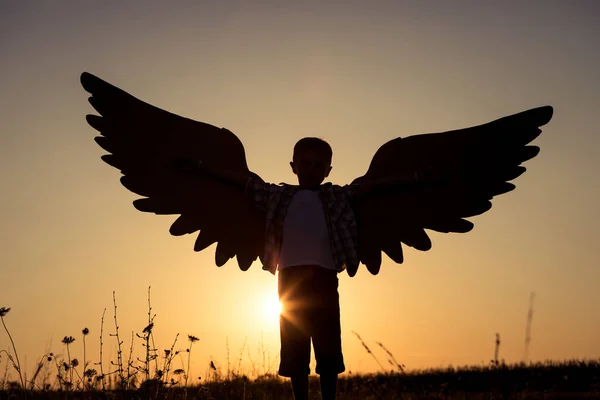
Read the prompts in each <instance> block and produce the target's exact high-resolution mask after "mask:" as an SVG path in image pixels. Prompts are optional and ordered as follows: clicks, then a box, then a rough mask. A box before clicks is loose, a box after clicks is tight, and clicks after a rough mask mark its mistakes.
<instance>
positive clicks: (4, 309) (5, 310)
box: [0, 307, 10, 317]
mask: <svg viewBox="0 0 600 400" xmlns="http://www.w3.org/2000/svg"><path fill="white" fill-rule="evenodd" d="M9 311H10V307H2V308H0V317H4V316H5V315H6V314H8V312H9Z"/></svg>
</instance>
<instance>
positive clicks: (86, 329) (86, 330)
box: [81, 328, 90, 336]
mask: <svg viewBox="0 0 600 400" xmlns="http://www.w3.org/2000/svg"><path fill="white" fill-rule="evenodd" d="M81 333H83V336H85V335H87V334H88V333H90V330H89V329H88V328H83V330H82V331H81Z"/></svg>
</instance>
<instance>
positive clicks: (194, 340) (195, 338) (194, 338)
mask: <svg viewBox="0 0 600 400" xmlns="http://www.w3.org/2000/svg"><path fill="white" fill-rule="evenodd" d="M188 340H189V341H190V342H191V343H194V342H197V341H198V340H200V339H198V338H197V337H196V336H193V335H188Z"/></svg>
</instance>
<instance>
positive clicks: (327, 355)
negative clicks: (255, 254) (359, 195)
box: [203, 138, 358, 400]
mask: <svg viewBox="0 0 600 400" xmlns="http://www.w3.org/2000/svg"><path fill="white" fill-rule="evenodd" d="M332 154H333V152H332V149H331V146H330V145H329V144H328V143H327V142H325V141H324V140H322V139H318V138H303V139H301V140H300V141H298V143H296V145H295V146H294V154H293V161H292V162H290V165H291V167H292V171H293V172H294V174H296V176H297V177H298V183H299V185H298V186H291V185H287V184H281V185H275V184H269V183H265V182H262V181H261V180H260V179H257V178H253V177H251V178H248V177H245V176H235V175H232V174H231V173H229V172H228V171H208V170H206V169H205V168H203V170H204V171H205V172H207V173H208V174H210V175H212V176H214V177H215V178H217V179H221V180H225V181H228V182H230V183H234V184H237V185H239V186H242V185H244V186H245V188H246V191H247V194H248V195H249V196H250V198H251V199H252V200H253V201H254V203H255V204H256V206H257V207H259V208H262V209H263V210H265V211H266V220H267V226H266V235H267V236H266V246H265V254H264V258H263V263H264V269H267V270H269V271H271V272H273V273H274V272H275V270H278V271H279V275H278V280H279V282H278V289H279V298H280V301H281V303H282V306H283V312H282V314H281V316H280V335H281V361H280V367H279V375H281V376H285V377H289V378H291V381H292V388H293V391H294V398H295V399H296V400H304V399H308V375H309V372H310V368H309V363H310V342H311V339H312V343H313V346H314V350H315V358H316V361H317V367H316V372H317V374H319V376H320V384H321V394H322V398H323V399H324V400H328V399H335V397H336V386H337V376H338V374H339V373H341V372H344V370H345V367H344V360H343V356H342V345H341V329H340V308H339V296H338V290H337V288H338V278H337V274H338V272H341V271H342V270H343V269H344V267H345V266H346V265H357V264H358V257H357V233H356V232H357V231H356V220H355V218H354V214H353V212H352V208H351V206H350V203H349V202H350V200H351V198H352V197H353V196H354V195H355V194H356V189H355V187H354V185H346V186H344V187H340V186H336V185H332V184H330V183H328V184H325V185H322V182H323V181H324V180H325V178H326V177H327V176H328V175H329V172H330V171H331V159H332Z"/></svg>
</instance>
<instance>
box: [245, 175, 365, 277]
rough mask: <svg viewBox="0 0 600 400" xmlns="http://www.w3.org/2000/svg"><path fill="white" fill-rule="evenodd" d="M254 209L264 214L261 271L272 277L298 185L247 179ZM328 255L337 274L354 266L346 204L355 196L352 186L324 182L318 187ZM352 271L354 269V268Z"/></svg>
mask: <svg viewBox="0 0 600 400" xmlns="http://www.w3.org/2000/svg"><path fill="white" fill-rule="evenodd" d="M246 190H247V191H248V192H249V195H250V198H251V199H252V200H253V202H254V204H255V206H256V207H258V208H260V209H262V210H264V211H266V226H265V234H266V238H265V249H264V254H263V257H262V263H263V269H265V270H267V271H269V272H271V273H272V274H275V271H276V270H277V265H278V264H279V255H280V252H281V244H282V242H283V223H284V221H285V217H286V215H287V211H288V208H289V206H290V203H291V202H292V198H293V197H294V195H295V194H296V193H297V192H298V190H299V187H298V186H292V185H287V184H280V185H275V184H272V183H265V182H264V181H262V180H260V179H257V178H250V179H249V181H248V184H247V187H246ZM319 194H320V198H321V201H322V202H323V206H324V207H323V209H324V211H325V219H326V223H327V229H328V230H329V243H330V245H331V253H332V254H333V260H334V262H335V267H336V269H337V271H338V272H341V271H343V270H344V268H346V267H350V266H354V267H356V268H357V267H358V263H359V260H358V239H357V237H358V233H357V229H356V218H355V216H354V211H353V210H352V206H351V204H350V201H351V199H352V197H354V196H355V188H354V186H353V185H346V186H338V185H332V184H331V183H326V184H324V185H321V187H320V193H319ZM356 268H355V269H356Z"/></svg>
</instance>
